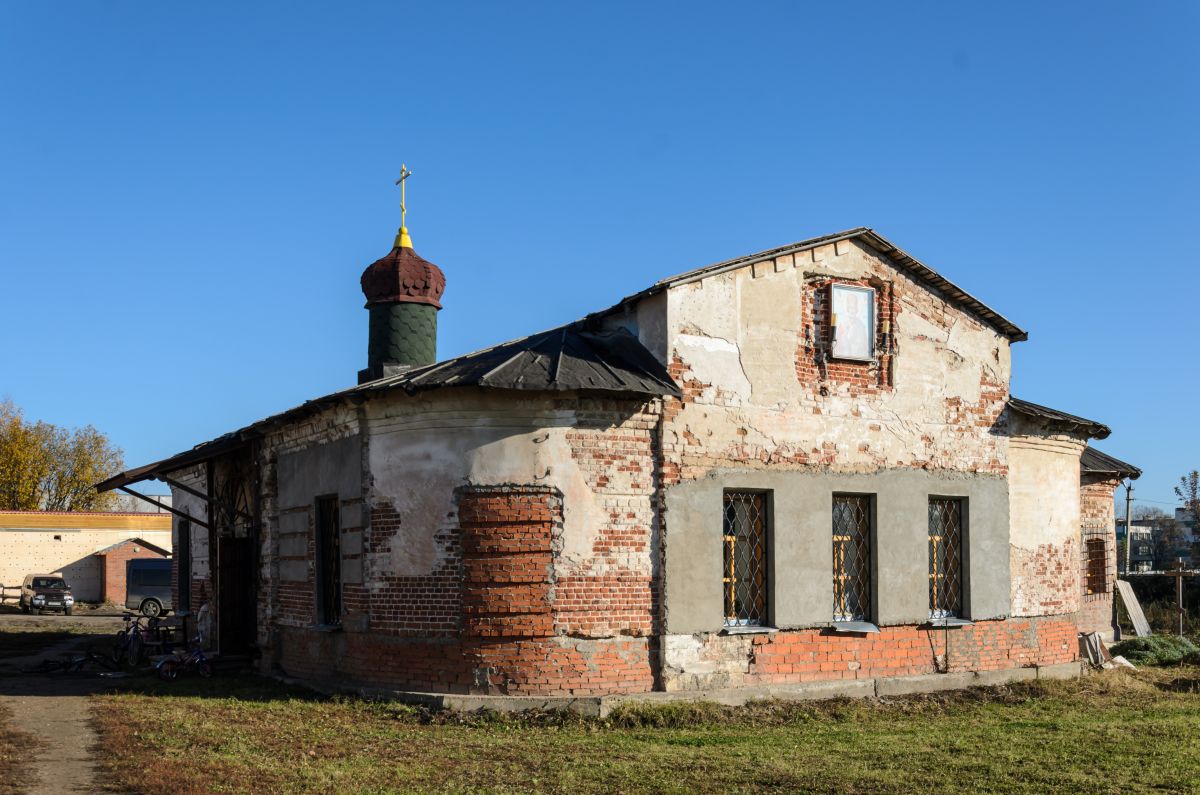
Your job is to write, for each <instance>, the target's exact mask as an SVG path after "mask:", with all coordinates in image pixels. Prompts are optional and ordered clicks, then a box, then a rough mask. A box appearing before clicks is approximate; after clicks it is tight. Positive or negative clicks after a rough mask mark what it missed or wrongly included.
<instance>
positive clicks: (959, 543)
mask: <svg viewBox="0 0 1200 795" xmlns="http://www.w3.org/2000/svg"><path fill="white" fill-rule="evenodd" d="M962 547H963V501H962V500H956V499H944V498H941V497H930V499H929V617H930V618H957V617H959V616H961V615H962V579H963V578H962V570H963V566H962Z"/></svg>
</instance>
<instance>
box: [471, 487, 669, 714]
mask: <svg viewBox="0 0 1200 795" xmlns="http://www.w3.org/2000/svg"><path fill="white" fill-rule="evenodd" d="M459 517H460V522H461V526H462V539H463V613H464V624H465V627H464V633H463V635H464V642H463V652H464V654H465V656H466V657H467V658H468V660H469V661H470V664H471V665H472V666H473V669H472V676H473V684H474V686H475V687H476V688H478V689H480V690H482V691H486V692H492V691H493V690H494V691H498V692H502V693H510V694H520V693H531V694H532V693H547V694H576V695H582V694H596V693H621V692H637V691H641V690H649V689H651V687H652V686H653V681H654V676H653V660H652V656H651V654H650V644H649V640H648V638H644V637H641V638H634V637H607V638H580V637H568V636H565V635H558V634H556V630H555V623H556V621H555V614H556V612H557V610H558V607H559V598H560V596H561V597H562V599H563V603H564V606H565V607H568V608H570V609H573V610H575V611H578V608H579V606H580V605H581V604H586V603H588V602H589V599H588V597H587V596H586V594H587V593H589V592H590V591H591V590H592V589H594V588H604V585H605V583H596V582H592V580H593V579H594V578H591V577H588V578H585V579H586V580H587V582H586V584H581V582H580V581H579V580H573V581H571V582H570V583H563V584H562V586H563V587H562V591H561V593H560V590H559V588H560V584H559V583H557V582H556V581H555V577H554V562H553V546H554V537H555V534H556V532H558V533H561V526H562V499H561V497H560V496H559V495H558V494H557V493H555V492H554V491H552V490H550V489H541V488H533V487H511V488H504V489H500V490H493V489H470V490H467V491H465V492H464V493H463V494H462V495H461V497H460V500H459ZM619 580H620V578H619V577H618V578H617V581H618V582H619ZM607 584H609V585H611V584H612V583H607ZM635 590H636V591H641V592H644V591H645V590H647V589H646V587H645V584H643V585H642V588H640V589H637V588H636V586H630V591H631V592H632V591H635ZM618 593H619V592H618ZM640 595H641V593H631V597H632V598H631V601H634V602H636V601H637V597H638V596H640ZM606 596H609V597H611V596H612V594H606ZM635 612H636V611H635ZM609 620H611V619H609ZM575 623H577V624H578V623H585V622H584V621H583V620H581V619H579V618H578V617H576V619H575Z"/></svg>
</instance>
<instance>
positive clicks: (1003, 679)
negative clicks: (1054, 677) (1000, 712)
mask: <svg viewBox="0 0 1200 795" xmlns="http://www.w3.org/2000/svg"><path fill="white" fill-rule="evenodd" d="M1037 675H1038V671H1037V668H1033V667H1030V668H1005V669H1004V670H1001V671H977V672H976V674H975V684H974V686H975V687H993V686H995V685H1008V684H1012V683H1013V682H1029V681H1032V680H1034V679H1037Z"/></svg>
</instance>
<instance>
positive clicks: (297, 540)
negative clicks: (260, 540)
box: [279, 535, 308, 558]
mask: <svg viewBox="0 0 1200 795" xmlns="http://www.w3.org/2000/svg"><path fill="white" fill-rule="evenodd" d="M307 556H308V538H307V537H306V536H299V535H289V536H282V537H281V538H280V539H279V557H281V558H304V557H307Z"/></svg>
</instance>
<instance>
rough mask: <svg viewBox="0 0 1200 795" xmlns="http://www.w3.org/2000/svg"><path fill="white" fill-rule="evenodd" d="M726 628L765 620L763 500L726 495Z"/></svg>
mask: <svg viewBox="0 0 1200 795" xmlns="http://www.w3.org/2000/svg"><path fill="white" fill-rule="evenodd" d="M724 547H725V558H724V560H725V567H724V569H723V571H724V576H723V581H724V583H725V626H730V627H736V626H760V625H762V624H765V623H766V619H767V511H766V497H765V495H764V494H761V493H755V492H733V491H731V492H726V494H725V522H724Z"/></svg>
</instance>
